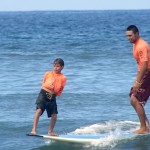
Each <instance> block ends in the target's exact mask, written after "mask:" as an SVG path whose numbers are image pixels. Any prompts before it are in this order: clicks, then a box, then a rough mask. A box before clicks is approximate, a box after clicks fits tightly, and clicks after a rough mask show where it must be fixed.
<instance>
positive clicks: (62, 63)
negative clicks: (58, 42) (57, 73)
mask: <svg viewBox="0 0 150 150" xmlns="http://www.w3.org/2000/svg"><path fill="white" fill-rule="evenodd" d="M53 64H59V65H60V66H61V67H63V66H64V61H63V60H62V59H61V58H56V59H55V60H54V63H53Z"/></svg>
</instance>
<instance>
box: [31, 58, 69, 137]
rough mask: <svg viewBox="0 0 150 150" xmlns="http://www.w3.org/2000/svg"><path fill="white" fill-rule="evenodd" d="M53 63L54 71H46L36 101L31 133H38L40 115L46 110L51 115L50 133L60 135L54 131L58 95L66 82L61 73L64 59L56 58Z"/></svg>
mask: <svg viewBox="0 0 150 150" xmlns="http://www.w3.org/2000/svg"><path fill="white" fill-rule="evenodd" d="M53 65H54V68H53V71H48V72H46V73H45V75H44V78H43V82H42V88H41V91H40V93H39V96H38V98H37V101H36V105H37V106H36V113H35V117H34V122H33V128H32V131H31V134H36V128H37V124H38V121H39V117H40V116H41V115H42V114H43V112H44V111H45V110H46V111H47V116H48V118H50V117H51V121H50V126H49V130H48V134H49V135H51V136H58V134H56V133H55V132H54V131H53V129H54V126H55V123H56V120H57V114H58V112H57V103H56V96H60V95H61V94H62V91H63V88H64V86H65V84H66V76H65V75H63V74H62V73H61V71H62V69H63V68H64V61H63V60H62V59H61V58H57V59H55V60H54V64H53Z"/></svg>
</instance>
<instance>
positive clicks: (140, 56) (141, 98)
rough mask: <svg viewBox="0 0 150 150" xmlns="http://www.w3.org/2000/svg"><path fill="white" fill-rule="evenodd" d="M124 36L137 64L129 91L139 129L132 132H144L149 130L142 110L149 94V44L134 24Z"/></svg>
mask: <svg viewBox="0 0 150 150" xmlns="http://www.w3.org/2000/svg"><path fill="white" fill-rule="evenodd" d="M126 37H127V39H128V40H129V41H130V42H131V43H133V56H134V58H135V60H136V61H137V65H138V70H137V75H136V78H135V81H134V84H133V87H132V88H131V91H130V100H131V105H132V106H133V107H134V109H135V111H136V112H137V115H138V117H139V121H140V129H138V130H136V131H134V133H136V134H144V133H148V132H150V129H149V121H148V119H147V117H146V114H145V110H144V105H145V104H146V102H147V100H148V98H149V96H150V46H149V45H148V43H147V42H146V41H144V40H143V39H142V38H141V37H140V35H139V30H138V28H137V27H136V26H135V25H130V26H129V27H127V30H126Z"/></svg>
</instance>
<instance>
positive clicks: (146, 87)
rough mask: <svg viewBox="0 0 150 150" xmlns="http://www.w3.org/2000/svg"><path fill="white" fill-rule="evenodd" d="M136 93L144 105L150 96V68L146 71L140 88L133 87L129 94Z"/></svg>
mask: <svg viewBox="0 0 150 150" xmlns="http://www.w3.org/2000/svg"><path fill="white" fill-rule="evenodd" d="M132 94H133V95H134V96H135V97H136V98H137V99H138V101H139V102H140V103H141V104H142V106H144V105H145V104H146V102H147V100H148V98H149V96H150V70H148V71H146V73H145V74H144V76H143V79H142V82H141V86H140V88H139V89H135V88H134V87H132V88H131V90H130V94H129V96H130V97H131V95H132Z"/></svg>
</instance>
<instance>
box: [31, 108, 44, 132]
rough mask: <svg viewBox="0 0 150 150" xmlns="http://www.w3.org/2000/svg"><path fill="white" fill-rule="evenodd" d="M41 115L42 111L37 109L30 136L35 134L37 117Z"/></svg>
mask: <svg viewBox="0 0 150 150" xmlns="http://www.w3.org/2000/svg"><path fill="white" fill-rule="evenodd" d="M41 114H42V110H41V109H37V110H36V112H35V116H34V122H33V128H32V131H31V133H32V134H36V127H37V124H38V122H39V117H40V116H41Z"/></svg>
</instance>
